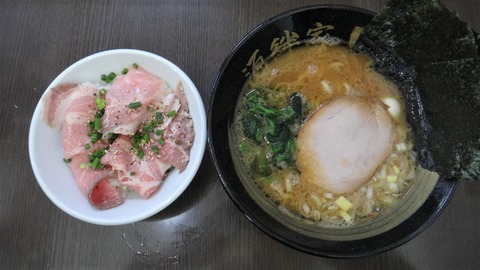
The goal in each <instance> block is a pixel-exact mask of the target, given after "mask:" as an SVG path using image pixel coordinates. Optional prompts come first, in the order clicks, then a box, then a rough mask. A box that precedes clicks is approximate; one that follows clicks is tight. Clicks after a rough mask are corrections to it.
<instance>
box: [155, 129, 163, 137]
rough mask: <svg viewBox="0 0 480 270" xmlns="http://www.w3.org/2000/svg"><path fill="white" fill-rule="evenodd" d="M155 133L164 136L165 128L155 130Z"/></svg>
mask: <svg viewBox="0 0 480 270" xmlns="http://www.w3.org/2000/svg"><path fill="white" fill-rule="evenodd" d="M155 135H157V136H162V135H163V130H161V129H157V130H155Z"/></svg>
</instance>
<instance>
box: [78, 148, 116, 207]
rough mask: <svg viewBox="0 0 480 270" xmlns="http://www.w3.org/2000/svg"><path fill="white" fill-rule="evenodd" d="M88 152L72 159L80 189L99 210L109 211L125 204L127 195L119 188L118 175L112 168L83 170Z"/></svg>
mask: <svg viewBox="0 0 480 270" xmlns="http://www.w3.org/2000/svg"><path fill="white" fill-rule="evenodd" d="M88 154H89V153H88V152H85V153H82V154H78V155H76V156H74V157H72V161H71V162H70V164H69V165H70V168H71V169H72V173H73V176H74V177H75V180H76V181H77V184H78V187H79V188H80V190H81V191H82V193H83V194H84V195H85V196H86V197H87V198H88V200H89V202H90V204H92V205H93V206H94V207H96V208H98V209H109V208H112V207H115V206H117V205H119V204H121V203H123V201H124V199H125V194H124V193H123V192H122V190H121V189H120V188H119V184H118V180H117V176H116V174H115V173H114V172H113V171H112V170H111V168H110V167H105V168H103V169H100V170H99V169H92V168H82V167H81V164H84V163H87V162H88V161H89V160H88Z"/></svg>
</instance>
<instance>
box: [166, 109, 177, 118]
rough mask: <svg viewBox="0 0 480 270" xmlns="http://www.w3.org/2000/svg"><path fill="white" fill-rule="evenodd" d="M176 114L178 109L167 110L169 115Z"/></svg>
mask: <svg viewBox="0 0 480 270" xmlns="http://www.w3.org/2000/svg"><path fill="white" fill-rule="evenodd" d="M175 114H177V111H176V110H171V111H169V112H167V116H168V117H173V116H175Z"/></svg>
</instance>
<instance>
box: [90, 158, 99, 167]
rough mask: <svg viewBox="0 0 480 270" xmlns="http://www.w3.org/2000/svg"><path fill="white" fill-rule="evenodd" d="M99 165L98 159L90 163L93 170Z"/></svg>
mask: <svg viewBox="0 0 480 270" xmlns="http://www.w3.org/2000/svg"><path fill="white" fill-rule="evenodd" d="M99 163H100V159H99V158H98V157H96V158H95V159H94V160H93V161H92V167H93V168H94V169H96V168H97V166H98V164H99Z"/></svg>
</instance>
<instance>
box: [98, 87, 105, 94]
mask: <svg viewBox="0 0 480 270" xmlns="http://www.w3.org/2000/svg"><path fill="white" fill-rule="evenodd" d="M98 93H99V94H100V95H105V94H106V93H107V90H106V89H105V88H102V89H100V91H98Z"/></svg>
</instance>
